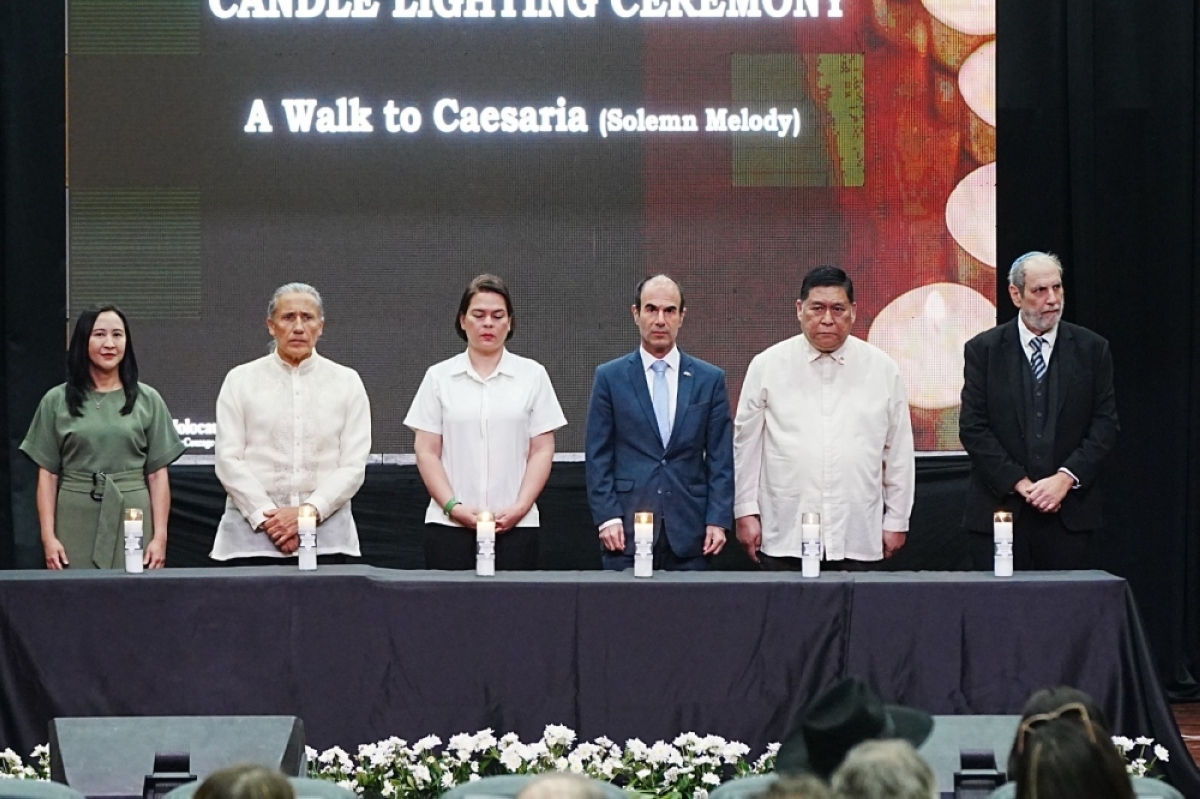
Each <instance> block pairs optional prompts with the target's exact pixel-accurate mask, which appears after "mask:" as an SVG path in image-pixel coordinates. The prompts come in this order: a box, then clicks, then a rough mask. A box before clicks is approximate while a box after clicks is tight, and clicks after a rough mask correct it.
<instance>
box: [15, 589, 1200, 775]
mask: <svg viewBox="0 0 1200 799" xmlns="http://www.w3.org/2000/svg"><path fill="white" fill-rule="evenodd" d="M850 674H854V675H858V676H861V677H863V678H865V679H866V680H867V681H868V683H869V684H870V685H871V686H872V687H873V688H874V689H875V690H876V691H877V692H878V693H879V694H880V696H881V697H882V698H883V699H884V700H886V701H889V702H896V703H900V704H906V705H911V706H915V707H920V708H923V709H924V710H927V711H929V712H930V713H934V714H1007V713H1017V712H1019V711H1020V709H1021V706H1022V704H1023V703H1024V701H1025V700H1026V698H1027V697H1028V696H1029V695H1030V694H1031V693H1032V692H1033V691H1035V690H1037V689H1039V688H1043V687H1047V686H1053V685H1060V684H1067V685H1074V686H1077V687H1079V688H1081V689H1083V690H1085V691H1087V692H1088V693H1090V694H1091V695H1092V696H1094V697H1095V698H1096V699H1097V701H1098V702H1099V703H1100V704H1101V705H1102V706H1103V707H1104V708H1105V709H1106V710H1107V712H1108V713H1109V714H1110V719H1111V721H1112V723H1113V728H1114V732H1115V733H1117V734H1122V735H1127V736H1130V737H1136V736H1139V735H1148V736H1151V737H1153V738H1155V739H1156V740H1157V741H1158V742H1160V743H1162V744H1164V745H1165V746H1166V747H1167V748H1168V749H1169V750H1170V753H1171V762H1170V764H1169V766H1168V773H1169V776H1170V777H1171V780H1172V782H1174V783H1175V784H1176V785H1177V786H1178V787H1179V788H1180V789H1181V790H1182V791H1183V792H1184V793H1185V794H1187V795H1193V796H1200V772H1197V770H1196V768H1195V766H1194V765H1193V764H1192V761H1191V759H1190V757H1189V756H1188V753H1187V751H1186V749H1185V748H1184V746H1183V743H1182V741H1181V739H1180V736H1179V731H1178V728H1177V727H1176V725H1175V722H1174V720H1173V718H1172V716H1171V713H1170V708H1169V707H1168V705H1167V704H1166V701H1165V699H1164V696H1163V693H1162V690H1161V688H1160V686H1159V684H1158V682H1157V679H1156V677H1155V672H1154V669H1153V666H1152V661H1151V658H1150V654H1149V652H1148V651H1147V647H1146V643H1145V639H1144V636H1143V634H1142V629H1141V624H1140V621H1139V619H1138V616H1137V611H1136V609H1135V607H1134V605H1133V600H1132V598H1131V595H1130V593H1129V590H1128V587H1127V586H1126V584H1125V581H1124V580H1121V579H1119V578H1116V577H1113V576H1111V575H1108V574H1105V573H1102V572H1075V573H1044V574H1028V575H1018V576H1017V577H1014V578H1012V579H1007V580H998V579H995V578H992V577H990V576H989V575H986V574H979V573H968V574H958V573H928V572H922V573H891V574H888V573H872V574H862V575H849V574H826V575H825V576H823V577H821V578H820V579H819V580H802V579H800V578H799V577H798V576H794V575H789V574H777V573H757V572H721V573H708V574H695V573H691V574H663V573H660V574H657V575H655V577H654V578H653V579H651V580H638V579H635V578H634V577H633V576H632V575H631V574H630V573H624V574H612V573H604V572H530V573H510V574H500V575H498V576H497V577H495V578H490V579H479V578H476V577H474V576H473V575H469V574H457V573H445V572H443V573H435V572H414V571H389V570H383V569H376V568H373V567H368V566H341V567H322V568H321V569H319V570H318V571H317V572H310V573H301V572H299V571H297V570H296V569H295V568H294V567H287V566H280V567H266V568H228V569H199V570H166V571H161V572H154V573H146V574H142V575H126V574H123V573H90V574H89V573H83V572H79V573H75V572H64V573H51V572H6V573H3V574H0V702H2V712H0V736H2V738H0V748H2V747H5V746H9V747H12V748H13V749H15V750H16V751H18V752H19V753H22V754H25V753H28V752H29V750H30V749H32V747H33V746H34V745H35V744H38V743H43V742H45V741H46V738H47V732H46V729H47V723H48V722H49V721H50V719H51V718H54V717H56V716H121V715H135V716H136V715H159V716H169V715H253V714H276V715H296V716H299V717H300V718H301V719H303V720H304V724H305V731H306V734H307V738H308V742H309V743H310V745H312V746H315V747H317V748H318V749H321V748H325V747H329V746H332V745H335V744H337V745H340V746H342V747H346V748H350V747H353V746H356V745H357V744H360V743H365V742H371V741H376V740H380V739H383V738H386V737H388V736H391V735H398V736H400V737H402V738H407V739H409V740H413V739H416V738H419V737H421V736H423V735H426V734H430V733H433V734H437V735H440V736H441V737H442V738H443V740H445V739H446V738H447V737H448V736H449V735H451V734H453V733H456V732H474V731H476V730H479V729H482V728H484V727H491V728H493V729H494V730H496V731H497V733H503V732H509V731H512V732H517V733H519V734H520V735H521V736H522V738H523V739H525V740H530V739H535V738H537V737H538V736H540V734H541V732H542V728H543V727H544V725H546V724H565V725H567V726H569V727H571V728H573V729H575V730H576V732H577V733H578V734H579V736H580V737H581V738H582V739H591V738H594V737H596V736H600V735H607V736H609V737H611V738H613V739H615V740H624V739H625V738H628V737H640V738H642V739H643V740H646V741H653V740H655V739H659V738H663V739H670V738H672V737H674V736H675V735H676V734H678V733H680V732H683V731H687V730H692V731H695V732H698V733H701V734H706V733H712V734H717V735H722V736H725V737H727V738H731V739H736V740H740V741H743V742H745V743H747V744H749V745H750V746H751V747H753V748H754V749H755V750H756V751H757V750H760V749H761V748H762V747H763V746H764V745H765V744H766V743H768V742H770V741H777V740H780V739H781V738H782V737H783V736H784V735H785V734H786V732H787V731H788V730H789V729H790V728H791V727H792V725H793V724H794V723H795V721H796V719H797V718H798V716H799V714H800V712H801V710H802V709H803V708H804V706H805V705H806V704H807V703H808V702H809V701H810V700H811V699H812V698H813V697H814V696H815V695H816V694H817V693H819V692H820V691H821V690H823V689H824V688H826V687H827V686H829V685H830V684H831V683H833V682H834V681H835V680H837V679H839V678H840V677H843V676H845V675H850Z"/></svg>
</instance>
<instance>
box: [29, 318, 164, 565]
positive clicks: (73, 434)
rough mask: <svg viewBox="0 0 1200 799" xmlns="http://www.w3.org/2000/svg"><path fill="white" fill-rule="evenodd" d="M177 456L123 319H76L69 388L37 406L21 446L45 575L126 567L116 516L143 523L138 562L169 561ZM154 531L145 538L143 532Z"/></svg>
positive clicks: (160, 402) (69, 358)
mask: <svg viewBox="0 0 1200 799" xmlns="http://www.w3.org/2000/svg"><path fill="white" fill-rule="evenodd" d="M184 449H185V447H184V445H183V442H181V441H180V440H179V436H178V434H176V432H175V427H174V425H173V424H172V423H171V414H170V412H169V411H168V410H167V406H166V403H164V402H163V400H162V397H161V396H159V394H158V392H157V391H155V390H154V389H153V388H151V387H150V386H148V385H146V384H145V383H138V370H137V358H135V357H134V354H133V340H132V338H131V337H130V335H129V325H128V323H127V322H126V320H125V314H123V313H122V312H121V310H120V309H119V308H117V307H116V306H113V305H102V306H99V307H97V308H92V309H89V310H87V311H84V312H83V313H82V314H80V316H79V320H78V321H77V322H76V323H75V332H74V333H73V334H72V335H71V345H70V348H69V350H68V352H67V382H66V383H64V384H63V385H61V386H56V387H55V388H52V389H50V391H49V392H47V393H46V396H44V397H42V401H41V403H40V404H39V405H38V409H37V413H35V414H34V417H33V422H32V423H31V424H30V425H29V433H28V434H27V435H26V436H25V440H24V441H23V442H22V443H21V451H22V452H24V453H25V454H26V455H28V456H29V457H30V458H32V459H33V461H34V462H35V463H37V465H38V467H39V469H38V483H37V508H38V520H39V522H40V524H41V530H42V547H43V549H44V550H45V554H46V568H48V569H65V568H67V567H68V566H70V567H72V568H76V569H80V568H82V569H113V568H117V567H118V566H121V565H122V564H124V562H125V559H124V554H123V553H124V536H123V535H122V532H121V522H122V520H123V519H124V512H125V510H127V509H129V508H138V509H140V510H141V511H142V513H143V514H144V518H143V522H142V523H143V530H144V531H145V534H144V535H145V538H144V539H143V540H146V539H148V543H146V544H145V546H144V549H145V556H144V563H145V565H146V566H148V567H149V568H151V569H159V568H162V566H163V563H164V562H165V561H166V557H167V517H168V515H169V514H170V511H171V487H170V484H169V482H168V480H167V466H168V465H170V464H171V463H173V462H174V461H175V460H176V459H177V458H178V457H179V456H180V455H182V454H183V451H184ZM151 531H153V535H152V536H151V535H150V533H151Z"/></svg>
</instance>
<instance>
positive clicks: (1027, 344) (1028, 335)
mask: <svg viewBox="0 0 1200 799" xmlns="http://www.w3.org/2000/svg"><path fill="white" fill-rule="evenodd" d="M1017 335H1018V336H1019V337H1020V339H1021V350H1022V351H1023V352H1024V353H1025V360H1026V361H1028V362H1029V368H1030V369H1032V368H1033V352H1034V346H1033V340H1034V339H1035V338H1037V334H1036V333H1034V332H1033V331H1032V330H1030V329H1029V328H1027V327H1025V320H1024V319H1021V318H1020V317H1018V318H1017ZM1041 335H1042V341H1043V342H1045V343H1043V344H1042V358H1043V359H1044V360H1045V362H1046V368H1049V367H1050V355H1051V354H1052V353H1053V352H1054V343H1055V342H1056V341H1058V325H1057V324H1056V325H1055V326H1054V327H1052V328H1050V329H1049V330H1047V331H1046V332H1045V333H1042V334H1041ZM1058 471H1060V472H1062V473H1063V474H1065V475H1066V476H1067V477H1070V478H1071V481H1072V485H1071V488H1072V489H1076V488H1079V487H1080V483H1079V478H1078V477H1076V476H1075V473H1074V472H1073V471H1071V470H1070V469H1068V468H1066V467H1065V466H1060V467H1058Z"/></svg>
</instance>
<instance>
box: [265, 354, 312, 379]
mask: <svg viewBox="0 0 1200 799" xmlns="http://www.w3.org/2000/svg"><path fill="white" fill-rule="evenodd" d="M271 355H272V356H273V358H272V360H274V361H275V363H276V364H278V365H279V368H280V369H284V370H286V371H288V372H299V373H300V374H302V375H306V374H308V373H309V372H311V371H312V370H313V369H316V368H317V362H318V361H320V360H321V356H320V355H318V354H317V350H316V348H314V349H313V351H312V355H309V356H308V357H307V358H305V359H304V360H303V361H301V362H300V365H299V366H292V365H291V364H290V363H288V362H287V361H285V360H284V359H283V357H282V356H280V354H279V350H275V351H274V352H272V353H271Z"/></svg>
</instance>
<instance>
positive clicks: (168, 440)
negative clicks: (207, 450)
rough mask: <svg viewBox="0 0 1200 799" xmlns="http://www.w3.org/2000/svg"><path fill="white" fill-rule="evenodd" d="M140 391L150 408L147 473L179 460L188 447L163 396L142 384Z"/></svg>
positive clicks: (147, 424) (147, 434) (147, 435)
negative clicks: (181, 437) (177, 430)
mask: <svg viewBox="0 0 1200 799" xmlns="http://www.w3.org/2000/svg"><path fill="white" fill-rule="evenodd" d="M138 393H139V394H141V395H142V396H144V397H145V398H146V402H147V404H148V405H149V410H150V418H149V419H148V420H147V423H146V474H152V473H154V472H157V471H158V470H159V469H161V468H163V467H164V466H170V465H171V464H172V463H174V462H175V461H177V460H179V456H180V455H182V454H183V453H184V451H185V450H186V449H187V447H185V446H184V445H183V442H182V441H180V440H179V434H178V433H176V432H175V424H174V422H173V421H172V420H171V412H170V411H169V410H167V403H165V402H164V401H163V398H162V396H161V395H159V393H158V392H157V391H155V390H154V389H152V388H150V387H149V386H141V389H140V391H139V392H138Z"/></svg>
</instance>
